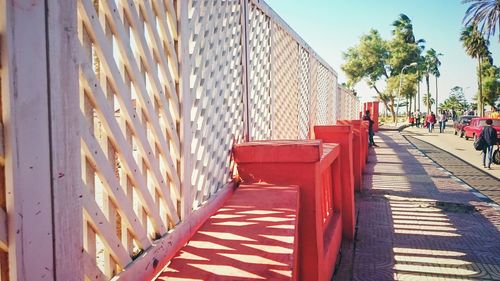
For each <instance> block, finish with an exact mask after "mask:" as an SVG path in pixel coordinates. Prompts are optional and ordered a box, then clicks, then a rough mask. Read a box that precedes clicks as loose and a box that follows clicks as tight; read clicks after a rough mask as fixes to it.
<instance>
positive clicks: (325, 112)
mask: <svg viewBox="0 0 500 281" xmlns="http://www.w3.org/2000/svg"><path fill="white" fill-rule="evenodd" d="M332 76H333V75H332V74H331V73H330V72H329V71H328V69H327V68H326V67H325V66H323V65H322V64H321V63H318V66H317V76H316V79H317V81H316V94H317V111H316V125H328V124H333V106H334V102H333V98H334V95H333V94H334V87H333V82H334V81H333V77H332Z"/></svg>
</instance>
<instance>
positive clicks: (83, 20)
mask: <svg viewBox="0 0 500 281" xmlns="http://www.w3.org/2000/svg"><path fill="white" fill-rule="evenodd" d="M174 3H175V1H174V0H156V1H105V0H102V1H99V0H94V1H90V0H79V1H78V24H79V30H78V32H79V39H80V44H81V46H80V60H81V62H80V96H81V99H80V101H81V102H80V107H81V126H82V136H81V138H82V142H81V143H82V159H81V165H82V178H83V179H82V184H83V187H82V194H83V202H84V203H83V206H84V212H83V213H84V218H83V221H82V223H83V230H84V232H83V237H82V239H83V240H84V249H85V253H84V255H85V262H84V267H85V274H86V276H87V278H89V279H91V280H109V279H110V278H111V277H112V276H114V275H116V274H117V273H118V272H119V271H121V270H123V268H125V266H127V265H128V264H129V263H130V262H131V261H132V260H133V258H134V257H135V256H137V255H138V254H139V253H140V252H141V251H143V250H144V249H146V248H148V247H149V246H150V245H151V243H152V241H153V240H154V239H156V238H158V237H160V236H161V235H164V234H166V233H167V231H168V230H169V229H170V228H172V227H173V226H174V225H176V224H177V223H178V222H179V220H180V218H179V216H178V211H177V206H178V201H179V200H180V180H179V172H178V171H177V167H178V162H179V159H180V139H179V134H178V128H177V124H178V123H179V118H180V117H179V115H180V113H179V100H178V96H177V90H176V83H177V82H178V70H177V69H178V61H177V55H176V46H175V38H176V37H177V34H176V32H177V27H176V23H177V19H176V14H175V11H176V9H175V7H174Z"/></svg>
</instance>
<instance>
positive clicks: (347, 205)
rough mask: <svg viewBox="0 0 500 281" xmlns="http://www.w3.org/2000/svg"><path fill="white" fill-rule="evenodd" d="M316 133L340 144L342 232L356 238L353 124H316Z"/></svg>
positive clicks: (319, 137)
mask: <svg viewBox="0 0 500 281" xmlns="http://www.w3.org/2000/svg"><path fill="white" fill-rule="evenodd" d="M314 135H315V138H316V139H320V140H322V141H323V142H325V143H338V144H339V145H340V155H339V158H340V163H341V169H342V172H341V173H340V178H341V182H342V195H341V196H342V206H341V208H342V212H341V213H342V234H343V236H344V238H347V239H350V240H352V239H354V234H355V233H354V232H355V226H356V221H355V206H354V176H353V158H352V156H353V152H352V150H353V145H352V142H353V135H352V126H351V125H329V126H314Z"/></svg>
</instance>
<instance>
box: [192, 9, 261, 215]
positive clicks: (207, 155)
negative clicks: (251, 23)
mask: <svg viewBox="0 0 500 281" xmlns="http://www.w3.org/2000/svg"><path fill="white" fill-rule="evenodd" d="M190 9H191V10H192V11H193V13H192V14H191V15H190V18H189V25H190V30H191V34H190V38H192V41H191V42H190V45H191V46H192V48H191V49H190V61H191V67H192V68H191V70H190V72H191V73H192V75H191V78H190V79H191V80H190V85H191V92H192V99H193V109H192V113H191V120H190V122H191V126H192V131H193V132H194V133H193V136H192V144H191V153H192V154H191V155H192V156H191V158H192V166H193V173H192V184H193V188H194V191H195V192H193V196H194V198H193V199H194V204H195V206H198V205H199V204H201V203H202V202H204V201H205V200H206V199H207V198H208V197H209V196H210V194H213V193H215V192H216V191H217V189H218V188H219V187H221V186H222V185H223V184H225V183H227V182H228V181H229V180H230V179H231V178H230V176H231V175H230V171H231V168H232V166H231V165H232V163H231V162H230V160H231V159H230V158H231V147H232V146H233V144H235V143H237V142H240V141H241V140H242V137H243V128H244V126H243V95H242V93H243V84H242V82H243V79H242V75H243V74H242V73H243V71H242V67H243V66H242V55H243V54H242V46H241V36H242V27H241V5H240V0H231V1H192V6H191V7H190ZM267 83H269V82H268V81H267ZM260 122H264V121H260Z"/></svg>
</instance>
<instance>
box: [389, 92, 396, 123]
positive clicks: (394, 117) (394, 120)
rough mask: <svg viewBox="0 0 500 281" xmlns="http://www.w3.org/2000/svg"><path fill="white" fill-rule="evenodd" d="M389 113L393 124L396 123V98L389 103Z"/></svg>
mask: <svg viewBox="0 0 500 281" xmlns="http://www.w3.org/2000/svg"><path fill="white" fill-rule="evenodd" d="M389 111H390V112H391V116H392V123H396V112H395V110H394V98H391V102H390V103H389Z"/></svg>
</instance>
